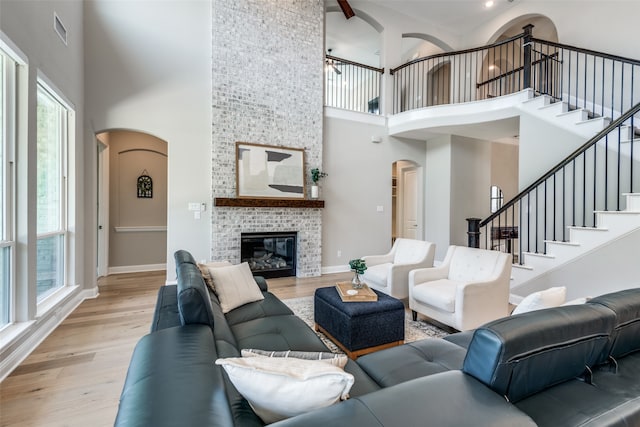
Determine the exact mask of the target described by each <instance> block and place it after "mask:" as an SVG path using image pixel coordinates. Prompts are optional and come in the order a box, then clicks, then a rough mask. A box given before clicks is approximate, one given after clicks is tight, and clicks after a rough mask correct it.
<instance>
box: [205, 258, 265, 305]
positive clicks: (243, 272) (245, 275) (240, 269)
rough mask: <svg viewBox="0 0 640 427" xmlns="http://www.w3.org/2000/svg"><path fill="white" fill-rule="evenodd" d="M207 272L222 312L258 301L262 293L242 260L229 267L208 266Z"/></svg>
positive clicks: (262, 296)
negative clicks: (240, 262)
mask: <svg viewBox="0 0 640 427" xmlns="http://www.w3.org/2000/svg"><path fill="white" fill-rule="evenodd" d="M209 274H210V275H211V279H212V280H213V283H214V285H215V287H216V294H217V295H218V299H219V300H220V307H221V308H222V312H223V313H228V312H230V311H231V310H233V309H234V308H238V307H240V306H241V305H244V304H247V303H250V302H253V301H260V300H262V299H264V295H262V292H261V291H260V287H259V286H258V284H257V283H256V281H255V280H254V278H253V275H252V274H251V269H250V268H249V264H247V263H246V262H243V263H242V264H238V265H231V266H229V267H217V268H209Z"/></svg>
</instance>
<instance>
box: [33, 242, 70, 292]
mask: <svg viewBox="0 0 640 427" xmlns="http://www.w3.org/2000/svg"><path fill="white" fill-rule="evenodd" d="M37 260H38V261H37V280H36V281H37V288H38V302H40V301H41V300H42V299H43V298H44V297H46V296H47V295H48V294H49V293H50V292H51V291H52V290H53V289H55V288H59V287H61V286H62V285H63V284H64V235H62V234H58V235H55V236H50V237H43V238H40V239H38V249H37Z"/></svg>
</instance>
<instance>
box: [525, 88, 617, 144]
mask: <svg viewBox="0 0 640 427" xmlns="http://www.w3.org/2000/svg"><path fill="white" fill-rule="evenodd" d="M519 108H520V109H521V110H523V111H526V112H527V113H528V114H531V115H532V116H534V117H538V118H540V119H543V120H545V121H550V122H552V123H554V124H555V125H556V126H558V127H560V128H562V129H565V130H567V131H569V132H571V133H574V134H576V135H580V136H581V137H583V138H585V141H586V140H588V139H590V138H592V137H593V136H595V135H596V134H597V133H598V132H600V131H601V130H603V129H604V128H606V127H607V126H608V125H609V124H610V123H611V119H610V118H608V117H594V116H593V115H592V113H591V112H590V111H589V110H586V109H584V108H573V109H572V108H570V106H569V104H568V103H566V102H564V101H555V100H554V99H553V98H551V97H550V96H548V95H540V96H537V97H535V98H532V99H530V100H528V101H525V102H523V103H521V104H520V106H519Z"/></svg>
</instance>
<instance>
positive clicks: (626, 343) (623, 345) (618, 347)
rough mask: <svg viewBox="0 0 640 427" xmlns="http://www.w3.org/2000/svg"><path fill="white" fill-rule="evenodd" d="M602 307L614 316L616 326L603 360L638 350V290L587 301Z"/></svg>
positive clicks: (639, 316) (639, 335)
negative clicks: (612, 312)
mask: <svg viewBox="0 0 640 427" xmlns="http://www.w3.org/2000/svg"><path fill="white" fill-rule="evenodd" d="M589 303H590V304H599V305H603V306H605V307H607V308H609V309H611V310H613V311H614V312H615V314H616V324H615V329H614V331H613V333H612V334H611V342H610V343H609V347H608V348H607V350H606V353H607V354H605V355H604V358H605V359H606V357H608V356H609V355H610V356H611V357H614V358H620V357H623V356H625V355H627V354H629V353H632V352H634V351H638V350H640V339H639V338H638V337H640V288H634V289H626V290H623V291H619V292H614V293H610V294H606V295H601V296H599V297H596V298H593V299H591V300H590V301H589Z"/></svg>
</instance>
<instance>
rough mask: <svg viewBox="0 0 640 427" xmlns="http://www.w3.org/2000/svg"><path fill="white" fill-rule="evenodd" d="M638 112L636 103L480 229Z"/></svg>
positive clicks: (486, 220) (638, 107)
mask: <svg viewBox="0 0 640 427" xmlns="http://www.w3.org/2000/svg"><path fill="white" fill-rule="evenodd" d="M638 112H640V102H639V103H637V104H636V105H635V106H634V107H632V108H631V109H630V110H628V111H627V112H626V113H624V114H623V115H622V116H620V117H619V118H618V119H616V120H615V121H613V122H612V123H611V124H610V125H609V126H607V127H606V128H604V129H603V130H601V131H600V132H598V133H597V134H596V135H595V136H594V137H593V138H591V139H589V140H588V141H587V142H585V143H584V144H582V145H581V146H580V147H578V148H577V149H576V150H575V151H574V152H573V153H571V154H569V155H568V156H567V157H566V158H565V159H564V160H562V161H561V162H560V163H558V164H557V165H556V166H554V167H553V168H551V169H550V170H549V171H548V172H547V173H545V174H544V175H542V176H541V177H540V178H538V179H537V180H536V181H535V182H534V183H533V184H531V185H529V186H528V187H527V188H525V189H524V190H522V191H521V192H519V193H518V194H516V195H515V196H514V197H513V198H512V199H511V200H509V201H508V202H507V203H505V204H504V205H503V206H502V207H501V208H500V209H498V210H497V211H496V212H494V213H493V214H491V215H490V216H489V217H487V218H486V219H484V220H482V221H480V224H479V226H480V228H482V227H484V226H486V225H487V224H489V223H490V222H491V221H493V220H494V219H496V218H497V217H499V216H500V215H501V214H503V213H505V212H506V211H507V210H508V209H509V208H510V207H512V206H513V205H515V204H516V203H517V202H519V201H520V200H522V199H523V198H524V197H525V196H526V195H527V194H529V193H531V192H532V191H534V190H535V189H536V188H537V187H539V186H540V185H542V184H544V182H545V181H546V180H548V179H549V178H551V177H552V176H553V175H554V174H556V173H557V172H559V171H560V170H561V169H562V168H564V167H565V166H567V165H568V164H569V163H571V162H572V161H573V160H575V159H576V158H577V157H578V156H580V155H581V154H583V153H584V152H585V151H587V150H588V149H589V148H591V147H592V146H593V145H595V144H597V143H598V142H599V141H601V140H602V139H603V138H605V137H606V136H607V135H608V134H609V133H611V132H612V131H613V130H615V129H616V128H618V127H619V126H621V125H622V124H623V123H624V122H625V121H627V120H629V119H630V118H631V117H633V116H634V115H636V114H637V113H638Z"/></svg>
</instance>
